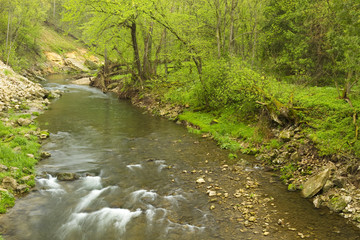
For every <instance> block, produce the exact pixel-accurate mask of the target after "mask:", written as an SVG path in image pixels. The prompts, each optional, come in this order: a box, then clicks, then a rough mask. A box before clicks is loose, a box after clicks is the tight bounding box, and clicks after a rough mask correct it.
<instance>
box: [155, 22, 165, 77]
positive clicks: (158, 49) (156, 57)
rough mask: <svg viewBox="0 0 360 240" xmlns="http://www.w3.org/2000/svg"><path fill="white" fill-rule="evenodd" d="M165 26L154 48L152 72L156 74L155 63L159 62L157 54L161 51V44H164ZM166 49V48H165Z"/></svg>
mask: <svg viewBox="0 0 360 240" xmlns="http://www.w3.org/2000/svg"><path fill="white" fill-rule="evenodd" d="M165 41H166V28H164V31H163V33H162V34H161V38H160V42H159V45H158V47H157V49H156V53H155V61H154V64H153V66H152V68H153V69H152V74H153V75H156V70H157V65H158V63H159V55H160V52H161V47H162V45H163V44H164V48H165V46H166V45H165V44H166V42H165ZM165 49H166V48H165Z"/></svg>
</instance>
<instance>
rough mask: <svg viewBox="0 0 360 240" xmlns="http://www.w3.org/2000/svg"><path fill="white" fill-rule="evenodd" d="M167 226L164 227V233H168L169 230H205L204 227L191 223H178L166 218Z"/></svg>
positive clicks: (193, 231) (192, 231)
mask: <svg viewBox="0 0 360 240" xmlns="http://www.w3.org/2000/svg"><path fill="white" fill-rule="evenodd" d="M168 224H169V225H168V226H167V227H166V230H165V232H166V234H168V233H169V232H171V231H181V232H187V233H189V232H190V233H195V232H202V231H204V230H205V227H199V226H195V225H191V224H179V223H174V222H172V221H170V220H168Z"/></svg>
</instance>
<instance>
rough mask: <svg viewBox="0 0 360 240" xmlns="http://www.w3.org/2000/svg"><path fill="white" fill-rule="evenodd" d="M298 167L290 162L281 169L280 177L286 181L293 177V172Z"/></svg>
mask: <svg viewBox="0 0 360 240" xmlns="http://www.w3.org/2000/svg"><path fill="white" fill-rule="evenodd" d="M296 169H297V166H296V165H295V164H294V163H289V164H287V165H285V166H284V167H282V168H281V169H280V174H281V175H280V179H281V180H282V181H284V182H286V181H287V180H289V179H290V178H292V177H293V173H294V171H296Z"/></svg>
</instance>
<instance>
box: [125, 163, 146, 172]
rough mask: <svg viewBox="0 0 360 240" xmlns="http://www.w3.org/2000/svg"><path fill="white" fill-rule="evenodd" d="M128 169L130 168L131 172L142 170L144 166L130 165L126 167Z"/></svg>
mask: <svg viewBox="0 0 360 240" xmlns="http://www.w3.org/2000/svg"><path fill="white" fill-rule="evenodd" d="M126 167H127V168H129V169H130V170H131V171H135V169H141V168H142V165H141V164H129V165H126Z"/></svg>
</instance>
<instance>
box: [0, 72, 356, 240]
mask: <svg viewBox="0 0 360 240" xmlns="http://www.w3.org/2000/svg"><path fill="white" fill-rule="evenodd" d="M46 87H47V88H52V89H61V90H64V91H65V94H64V95H63V96H62V98H60V99H58V100H56V101H54V102H53V103H52V104H51V107H50V109H49V110H48V111H46V112H45V114H43V115H41V116H40V117H39V118H38V120H39V122H40V124H41V128H42V129H49V131H50V133H51V137H50V138H49V139H48V140H46V141H45V143H44V146H43V149H44V150H45V151H48V152H50V153H51V154H52V156H51V157H50V158H48V159H46V160H43V161H41V162H40V163H39V164H38V166H37V172H38V174H39V176H42V177H38V178H37V191H34V192H32V193H30V194H29V195H28V196H26V197H25V198H23V199H20V200H18V201H17V204H16V206H15V207H14V208H13V209H11V210H10V211H9V213H8V214H7V215H5V216H3V217H2V218H1V219H0V225H1V227H0V230H2V231H3V232H4V235H3V236H4V238H5V239H36V240H42V239H44V240H47V239H66V240H79V239H84V240H85V239H86V240H88V239H89V240H92V239H94V240H97V239H110V240H111V239H130V240H140V239H142V240H152V239H210V240H211V239H252V238H251V236H252V235H249V234H247V235H246V234H245V233H244V235H237V236H235V237H234V236H233V235H232V234H231V232H229V235H221V234H219V233H220V232H221V231H222V229H220V226H221V225H220V224H219V219H218V217H217V216H215V215H214V214H213V213H212V211H211V210H209V204H208V200H209V199H208V197H207V196H206V195H205V194H204V193H202V192H200V191H198V190H197V189H196V188H194V187H192V185H191V184H189V182H188V181H187V180H186V179H184V178H182V177H181V176H182V175H181V172H182V171H183V169H194V168H197V167H198V166H199V164H200V162H203V161H204V159H206V160H208V161H209V162H211V164H214V165H219V162H221V161H223V160H224V159H226V158H227V153H226V152H225V151H222V150H220V149H218V148H217V147H216V146H215V144H214V143H213V142H212V141H210V140H207V139H200V137H198V136H195V135H192V134H190V133H188V132H187V131H186V129H185V128H184V127H182V126H179V125H176V124H174V123H173V122H170V121H168V120H164V119H161V118H157V117H152V116H149V115H148V114H144V113H142V111H141V110H140V109H137V108H134V107H133V106H131V104H130V103H128V102H126V101H119V100H117V98H116V97H115V96H113V95H111V94H103V93H102V92H101V91H99V90H98V89H94V88H90V87H87V86H77V85H72V84H69V83H68V82H67V81H66V80H65V79H64V77H63V76H60V77H58V76H53V77H52V78H50V81H49V83H47V84H46ZM64 172H66V173H69V172H71V173H76V174H78V175H79V176H80V177H79V179H78V180H76V181H59V180H58V179H57V178H56V177H55V174H56V173H64ZM258 175H259V176H260V175H261V172H259V173H258ZM195 180H196V179H195ZM259 181H263V182H264V184H265V182H268V179H262V178H261V177H259ZM264 186H265V188H267V191H268V192H271V193H273V194H275V195H279V196H276V197H277V199H280V200H279V201H281V199H285V198H286V199H292V200H290V201H289V200H288V201H287V202H286V203H283V202H280V203H279V205H286V206H284V209H285V210H284V212H285V211H287V213H286V214H288V212H290V211H295V214H294V216H300V217H299V219H298V220H297V221H299V224H300V226H301V224H303V226H306V223H307V221H309V220H308V219H306V214H311V215H312V218H311V221H314V224H315V225H316V224H320V225H321V227H320V228H319V229H320V230H319V232H317V233H316V235H317V238H315V239H357V237H358V235H357V234H358V233H359V232H358V231H357V230H356V229H353V228H352V227H351V226H349V225H346V224H342V225H339V228H341V229H342V230H343V229H345V231H343V232H345V233H346V234H342V235H336V234H333V233H331V231H332V230H331V229H333V228H334V227H336V226H338V225H336V224H337V222H340V221H339V219H338V218H336V217H335V219H334V220H332V221H331V220H330V219H329V218H328V217H322V216H321V215H320V214H318V213H316V211H317V210H313V208H312V206H311V204H309V203H308V202H307V201H305V200H302V199H300V198H299V197H298V196H297V195H296V196H295V195H294V194H293V193H289V194H292V195H291V196H290V195H286V194H288V193H286V192H285V191H282V190H281V188H282V186H281V185H276V184H274V185H270V184H267V185H266V184H265V185H264ZM294 196H295V197H294ZM294 209H297V210H294ZM296 211H297V212H301V213H304V214H298V213H297V212H296ZM294 218H296V217H294ZM327 230H328V231H327ZM314 231H316V230H314ZM329 232H330V233H329ZM283 235H284V236H287V235H286V233H283ZM227 236H228V237H227ZM261 237H263V236H262V235H261ZM261 237H258V238H254V239H262V238H261ZM264 238H265V239H273V238H272V237H271V236H269V237H264ZM285 239H286V238H285ZM288 239H289V238H288Z"/></svg>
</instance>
